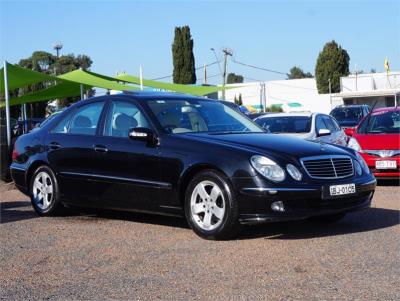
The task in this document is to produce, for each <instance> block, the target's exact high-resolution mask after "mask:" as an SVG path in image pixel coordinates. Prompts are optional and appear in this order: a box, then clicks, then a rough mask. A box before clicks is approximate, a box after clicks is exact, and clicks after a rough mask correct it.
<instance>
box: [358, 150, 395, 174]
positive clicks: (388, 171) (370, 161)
mask: <svg viewBox="0 0 400 301" xmlns="http://www.w3.org/2000/svg"><path fill="white" fill-rule="evenodd" d="M361 155H362V156H363V158H364V160H365V162H366V163H367V165H368V167H369V169H370V170H371V172H372V173H373V174H374V176H375V177H376V178H378V179H400V157H399V156H396V157H384V158H381V157H376V156H371V155H369V154H366V153H361ZM376 161H396V165H397V167H396V168H394V169H377V168H376V167H375V166H376Z"/></svg>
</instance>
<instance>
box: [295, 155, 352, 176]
mask: <svg viewBox="0 0 400 301" xmlns="http://www.w3.org/2000/svg"><path fill="white" fill-rule="evenodd" d="M300 161H301V164H302V165H303V167H304V169H305V170H306V172H307V174H308V175H309V176H310V177H311V178H314V179H339V178H346V177H351V176H352V175H353V174H354V168H353V161H352V160H351V158H350V157H349V156H316V157H306V158H302V159H301V160H300Z"/></svg>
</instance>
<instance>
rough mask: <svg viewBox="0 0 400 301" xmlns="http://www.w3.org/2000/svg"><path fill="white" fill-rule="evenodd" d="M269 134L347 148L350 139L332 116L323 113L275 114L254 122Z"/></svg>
mask: <svg viewBox="0 0 400 301" xmlns="http://www.w3.org/2000/svg"><path fill="white" fill-rule="evenodd" d="M254 121H255V122H256V123H257V124H258V125H260V126H262V127H263V128H264V129H266V131H267V132H268V133H273V134H283V135H289V136H296V137H299V138H303V139H307V140H314V141H321V142H327V143H332V144H338V145H342V146H347V141H348V137H347V135H346V134H345V133H344V131H343V130H342V129H341V128H340V126H339V124H338V123H337V121H336V120H335V118H333V117H332V116H329V115H326V114H321V113H309V112H301V113H274V114H268V115H262V116H260V117H258V118H256V119H255V120H254Z"/></svg>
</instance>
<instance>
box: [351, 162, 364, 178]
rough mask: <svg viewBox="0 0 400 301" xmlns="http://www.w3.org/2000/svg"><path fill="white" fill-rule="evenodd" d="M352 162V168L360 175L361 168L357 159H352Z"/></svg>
mask: <svg viewBox="0 0 400 301" xmlns="http://www.w3.org/2000/svg"><path fill="white" fill-rule="evenodd" d="M353 164H354V170H355V171H356V173H357V175H359V176H361V175H362V169H361V165H360V163H358V161H357V160H353Z"/></svg>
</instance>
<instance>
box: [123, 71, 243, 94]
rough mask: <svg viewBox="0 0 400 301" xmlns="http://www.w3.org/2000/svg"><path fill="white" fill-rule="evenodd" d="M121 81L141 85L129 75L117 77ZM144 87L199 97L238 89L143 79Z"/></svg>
mask: <svg viewBox="0 0 400 301" xmlns="http://www.w3.org/2000/svg"><path fill="white" fill-rule="evenodd" d="M116 78H117V79H119V80H122V81H125V82H129V83H133V84H138V85H139V84H140V78H139V77H137V76H133V75H129V74H120V75H118V76H117V77H116ZM143 85H144V86H146V87H153V88H158V89H163V90H167V91H171V92H179V93H185V94H192V95H197V96H203V95H207V94H211V93H216V92H218V91H222V90H224V89H234V88H236V87H225V88H224V87H216V86H191V85H182V84H171V83H165V82H158V81H155V80H148V79H143Z"/></svg>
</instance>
